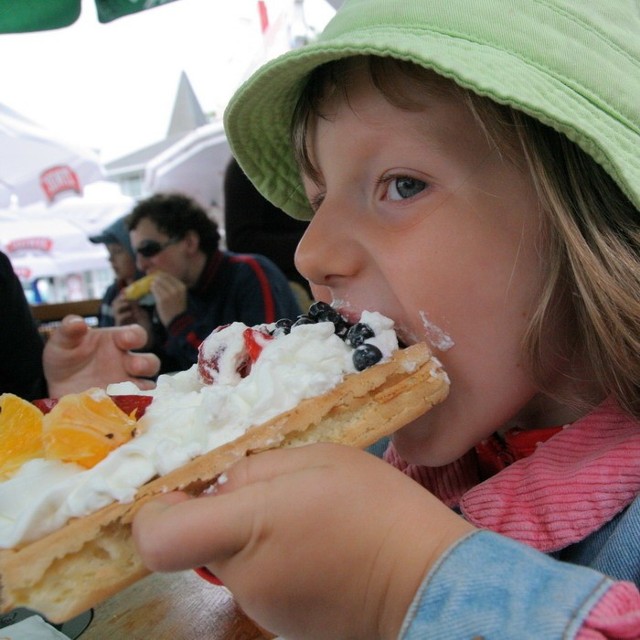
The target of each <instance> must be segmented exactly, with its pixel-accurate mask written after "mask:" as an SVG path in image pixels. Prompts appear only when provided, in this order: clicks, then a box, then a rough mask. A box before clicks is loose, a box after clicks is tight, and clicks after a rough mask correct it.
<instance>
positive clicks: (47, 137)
mask: <svg viewBox="0 0 640 640" xmlns="http://www.w3.org/2000/svg"><path fill="white" fill-rule="evenodd" d="M0 148H1V149H2V153H1V154H0V207H7V206H10V205H11V204H12V203H14V204H17V205H18V206H25V205H29V204H32V203H35V202H42V203H47V204H51V203H53V202H58V201H59V200H61V199H63V198H65V197H67V196H69V195H82V194H83V191H84V189H85V187H86V185H88V184H90V183H91V182H95V181H97V180H103V179H104V176H105V172H104V168H103V166H102V164H101V162H100V160H99V158H98V155H97V154H96V153H95V152H94V151H92V150H91V149H87V148H83V147H80V146H77V145H74V144H69V143H67V142H66V141H64V140H60V139H58V138H57V137H56V136H54V135H52V134H50V133H49V132H48V131H46V130H45V129H43V128H42V127H39V126H38V125H37V124H35V123H34V122H31V121H30V120H29V119H27V118H25V117H23V116H22V115H20V114H19V113H17V112H15V111H13V110H12V109H10V108H9V107H6V106H5V105H3V104H0Z"/></svg>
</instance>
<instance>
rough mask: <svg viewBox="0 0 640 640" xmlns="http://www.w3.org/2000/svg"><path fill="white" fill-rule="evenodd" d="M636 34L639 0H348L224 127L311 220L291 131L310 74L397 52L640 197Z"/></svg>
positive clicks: (276, 189) (263, 73) (253, 172)
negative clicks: (515, 115) (511, 115)
mask: <svg viewBox="0 0 640 640" xmlns="http://www.w3.org/2000/svg"><path fill="white" fill-rule="evenodd" d="M638 34H640V9H639V5H638V3H637V0H616V1H615V2H611V0H588V2H584V1H582V0H472V1H471V0H469V1H465V0H347V1H346V2H345V4H344V5H343V6H342V8H341V9H340V10H339V11H338V12H337V13H336V15H335V16H334V18H333V19H332V21H331V22H330V23H329V24H328V25H327V27H326V28H325V30H324V31H323V33H322V34H321V35H320V36H319V38H318V40H317V41H315V42H313V43H311V44H308V45H306V46H304V47H302V48H300V49H296V50H293V51H290V52H288V53H286V54H284V55H282V56H280V57H278V58H276V59H274V60H272V61H270V62H268V63H267V64H265V65H264V66H263V67H261V68H260V69H259V70H258V71H256V72H255V73H254V74H253V75H252V76H251V77H250V78H249V79H248V80H247V81H246V82H245V83H244V84H243V85H242V86H241V87H240V88H239V89H238V91H237V92H236V93H235V95H234V96H233V97H232V99H231V101H230V102H229V104H228V106H227V109H226V111H225V130H226V134H227V138H228V140H229V143H230V146H231V149H232V152H233V155H234V156H235V157H236V158H237V160H238V162H239V164H240V165H241V167H242V169H243V170H244V171H245V173H246V174H247V175H248V177H249V178H250V179H251V180H252V182H253V183H254V184H255V186H256V187H257V188H258V190H259V191H261V192H262V194H263V195H264V196H265V197H266V198H267V199H269V200H270V201H271V202H272V203H273V204H275V205H276V206H278V207H280V208H282V209H283V210H285V211H286V212H287V213H289V214H290V215H292V216H293V217H296V218H301V219H308V218H310V217H311V215H312V212H311V209H310V207H309V204H308V202H307V199H306V197H305V194H304V190H303V188H302V183H301V180H300V177H299V174H298V169H297V167H296V163H295V160H294V156H293V150H292V145H291V142H290V131H289V129H290V123H291V120H292V114H293V111H294V107H295V104H296V102H297V99H298V96H299V94H300V92H301V90H302V87H303V86H304V82H305V78H306V77H307V76H308V74H309V73H310V72H311V71H312V70H313V69H315V68H316V67H318V66H319V65H321V64H324V63H326V62H329V61H332V60H338V59H341V58H345V57H349V56H354V55H380V56H391V57H394V58H399V59H402V60H407V61H410V62H414V63H416V64H418V65H421V66H423V67H426V68H429V69H432V70H434V71H435V72H437V73H439V74H440V75H442V76H445V77H447V78H450V79H452V80H453V81H455V82H456V83H458V84H459V85H461V86H462V87H464V88H466V89H469V90H471V91H473V92H475V93H477V94H479V95H482V96H485V97H488V98H490V99H493V100H494V101H496V102H498V103H501V104H505V105H509V106H511V107H513V108H515V109H518V110H521V111H523V112H524V113H526V114H528V115H529V116H532V117H533V118H536V119H538V120H540V121H541V122H543V123H544V124H546V125H548V126H550V127H552V128H553V129H555V130H557V131H559V132H561V133H563V134H564V135H566V136H567V138H569V139H570V140H572V141H573V142H575V143H576V144H577V145H578V146H579V147H580V148H582V149H583V151H585V152H586V153H588V154H589V155H590V156H592V157H593V158H594V159H595V160H596V161H597V162H598V163H599V164H600V165H602V167H603V168H604V169H605V170H606V171H607V172H608V173H609V174H610V175H611V177H612V178H613V179H614V180H615V181H616V183H617V184H618V185H619V186H620V188H621V189H622V191H623V192H624V193H625V194H626V195H627V196H628V197H629V199H630V200H631V201H632V202H633V203H634V204H635V205H636V206H637V207H638V208H640V153H639V149H640V37H639V35H638Z"/></svg>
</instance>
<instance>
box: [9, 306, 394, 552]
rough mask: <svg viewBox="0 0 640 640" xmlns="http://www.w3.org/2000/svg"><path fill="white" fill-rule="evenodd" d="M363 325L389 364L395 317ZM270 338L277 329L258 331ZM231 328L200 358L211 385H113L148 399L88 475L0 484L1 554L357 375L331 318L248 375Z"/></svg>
mask: <svg viewBox="0 0 640 640" xmlns="http://www.w3.org/2000/svg"><path fill="white" fill-rule="evenodd" d="M360 322H363V323H366V324H368V325H369V326H370V327H371V328H372V329H373V331H374V333H375V336H374V337H373V338H369V339H367V340H366V342H367V343H370V344H374V345H375V346H376V347H378V349H380V351H381V352H382V355H383V360H386V359H388V358H389V357H390V356H391V355H392V353H393V351H395V350H396V349H397V348H398V341H397V337H396V333H395V330H394V328H393V327H394V325H393V321H392V320H390V319H389V318H386V317H384V316H382V315H381V314H379V313H376V312H367V311H365V312H364V313H363V314H362V317H361V320H360ZM262 327H263V328H264V329H265V330H267V331H270V332H273V331H274V328H275V325H262ZM246 328H247V327H246V325H244V324H242V323H233V324H232V325H229V326H228V327H226V328H225V329H223V330H221V331H217V332H214V333H212V334H211V335H210V336H209V337H208V338H207V340H205V342H204V343H203V345H202V346H201V357H202V358H204V360H205V362H206V360H207V359H208V358H215V359H216V370H217V372H216V375H215V380H214V383H213V384H206V383H205V382H204V381H203V380H202V378H201V377H200V375H199V373H198V365H194V366H193V367H192V368H191V369H189V370H187V371H183V372H180V373H177V374H174V375H162V376H160V377H159V378H158V383H157V385H156V388H155V389H153V390H152V391H140V390H139V389H138V388H137V387H136V386H135V385H134V384H132V383H120V384H116V385H110V386H109V387H108V388H107V392H108V393H109V394H110V395H119V394H140V395H151V396H153V402H152V403H151V404H150V405H149V407H147V409H146V412H145V414H144V416H143V417H142V418H141V419H140V420H139V421H138V423H137V430H136V431H137V433H138V434H139V435H137V436H136V437H135V438H133V439H132V440H130V441H129V442H127V443H125V444H123V445H122V446H120V447H119V448H117V449H115V450H114V451H112V452H111V453H110V454H109V455H108V456H107V457H106V458H105V459H104V460H102V461H101V462H99V463H98V464H97V465H96V466H95V467H93V468H91V469H84V468H83V467H80V466H79V465H76V464H72V463H63V462H60V461H58V460H44V459H35V460H31V461H29V462H27V463H25V464H24V465H23V466H22V467H21V469H20V470H19V471H18V472H17V473H16V474H15V475H14V476H13V477H12V478H10V479H9V480H7V481H5V482H3V483H0V548H11V547H15V546H16V545H18V544H21V543H26V542H31V541H34V540H37V539H39V538H41V537H43V536H45V535H46V534H48V533H51V532H52V531H55V530H56V529H58V528H60V527H62V526H64V525H65V524H66V522H68V520H69V519H71V518H74V517H82V516H85V515H88V514H90V513H93V512H95V511H97V510H98V509H100V508H102V507H105V506H107V505H108V504H111V503H113V502H116V501H118V502H131V501H132V500H133V499H134V497H135V494H136V492H137V490H138V488H139V487H140V486H142V485H143V484H144V483H146V482H148V481H149V480H151V479H152V478H154V477H156V476H162V475H165V474H167V473H169V472H170V471H173V470H174V469H176V468H178V467H180V466H182V465H184V464H186V463H187V462H188V461H189V460H192V459H193V458H195V457H196V456H199V455H202V454H204V453H206V452H208V451H211V450H212V449H214V448H216V447H218V446H220V445H222V444H224V443H226V442H230V441H231V440H234V439H235V438H237V437H239V436H240V435H242V434H243V433H244V432H245V431H246V430H247V429H248V428H249V427H251V426H252V425H256V424H261V423H263V422H266V421H267V420H269V419H271V418H273V417H275V416H277V415H278V414H280V413H283V412H285V411H288V410H290V409H292V408H293V407H295V406H296V405H297V404H298V403H299V402H301V401H302V400H304V399H305V398H310V397H313V396H318V395H321V394H323V393H326V392H327V391H329V390H330V389H332V388H333V387H335V386H336V385H337V384H339V383H340V382H341V381H342V379H343V378H344V377H345V375H347V374H349V373H354V372H355V367H354V364H353V349H352V348H351V347H350V346H349V345H347V344H345V342H344V341H343V340H342V339H341V338H340V337H339V336H337V335H336V334H335V332H334V325H333V324H332V323H331V322H319V323H317V324H303V325H300V326H296V327H293V328H292V329H291V332H290V333H288V334H286V335H285V334H279V333H277V332H276V334H275V335H276V337H274V339H272V340H268V339H266V340H264V341H262V340H261V341H260V346H262V352H261V353H260V356H259V358H258V359H257V360H256V362H254V363H253V365H252V367H251V372H250V374H249V375H248V376H246V377H244V378H243V377H241V376H240V375H239V374H238V371H237V369H238V365H239V363H240V361H241V359H242V357H243V356H242V352H243V349H244V341H243V339H242V333H243V332H244V330H245V329H246Z"/></svg>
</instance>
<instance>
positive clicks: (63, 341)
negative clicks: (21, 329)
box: [42, 316, 160, 397]
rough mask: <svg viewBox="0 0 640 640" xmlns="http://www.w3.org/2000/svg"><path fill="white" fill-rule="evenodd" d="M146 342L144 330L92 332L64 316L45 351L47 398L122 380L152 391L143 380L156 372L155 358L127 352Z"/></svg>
mask: <svg viewBox="0 0 640 640" xmlns="http://www.w3.org/2000/svg"><path fill="white" fill-rule="evenodd" d="M146 342H147V334H146V331H145V330H144V329H143V328H142V327H140V326H137V325H129V326H123V327H111V328H104V329H93V328H90V327H89V326H87V324H86V323H85V322H84V320H83V319H82V318H81V317H80V316H67V317H66V318H64V319H63V321H62V325H61V326H60V327H59V328H58V329H57V330H56V331H54V332H53V334H52V335H51V336H50V337H49V340H48V341H47V344H46V345H45V348H44V354H43V358H42V362H43V366H44V372H45V376H46V378H47V384H48V386H49V395H50V396H51V397H60V396H62V395H65V394H67V393H78V392H80V391H84V390H85V389H88V388H90V387H106V386H107V385H108V384H111V383H112V382H123V381H125V380H130V381H132V382H134V383H135V384H137V385H138V386H139V387H140V388H141V389H150V388H152V387H153V386H154V383H153V382H152V381H150V380H145V379H144V378H148V377H152V376H154V375H156V373H157V372H158V369H159V368H160V361H159V360H158V358H157V356H155V355H153V354H150V353H131V352H130V350H131V349H139V348H142V347H144V345H145V344H146Z"/></svg>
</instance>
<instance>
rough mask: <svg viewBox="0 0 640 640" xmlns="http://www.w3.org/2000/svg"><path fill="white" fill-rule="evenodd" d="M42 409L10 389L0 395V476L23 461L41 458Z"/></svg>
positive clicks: (18, 466) (6, 473)
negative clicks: (8, 391)
mask: <svg viewBox="0 0 640 640" xmlns="http://www.w3.org/2000/svg"><path fill="white" fill-rule="evenodd" d="M42 455H43V447H42V411H40V409H38V407H36V406H34V405H33V404H31V403H30V402H28V401H27V400H23V399H22V398H19V397H18V396H15V395H13V394H12V393H3V394H2V395H1V396H0V480H6V479H8V478H9V477H10V476H12V475H13V473H14V472H15V471H17V470H18V469H19V468H20V467H21V466H22V465H23V464H24V463H25V462H28V461H29V460H32V459H33V458H41V457H42Z"/></svg>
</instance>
